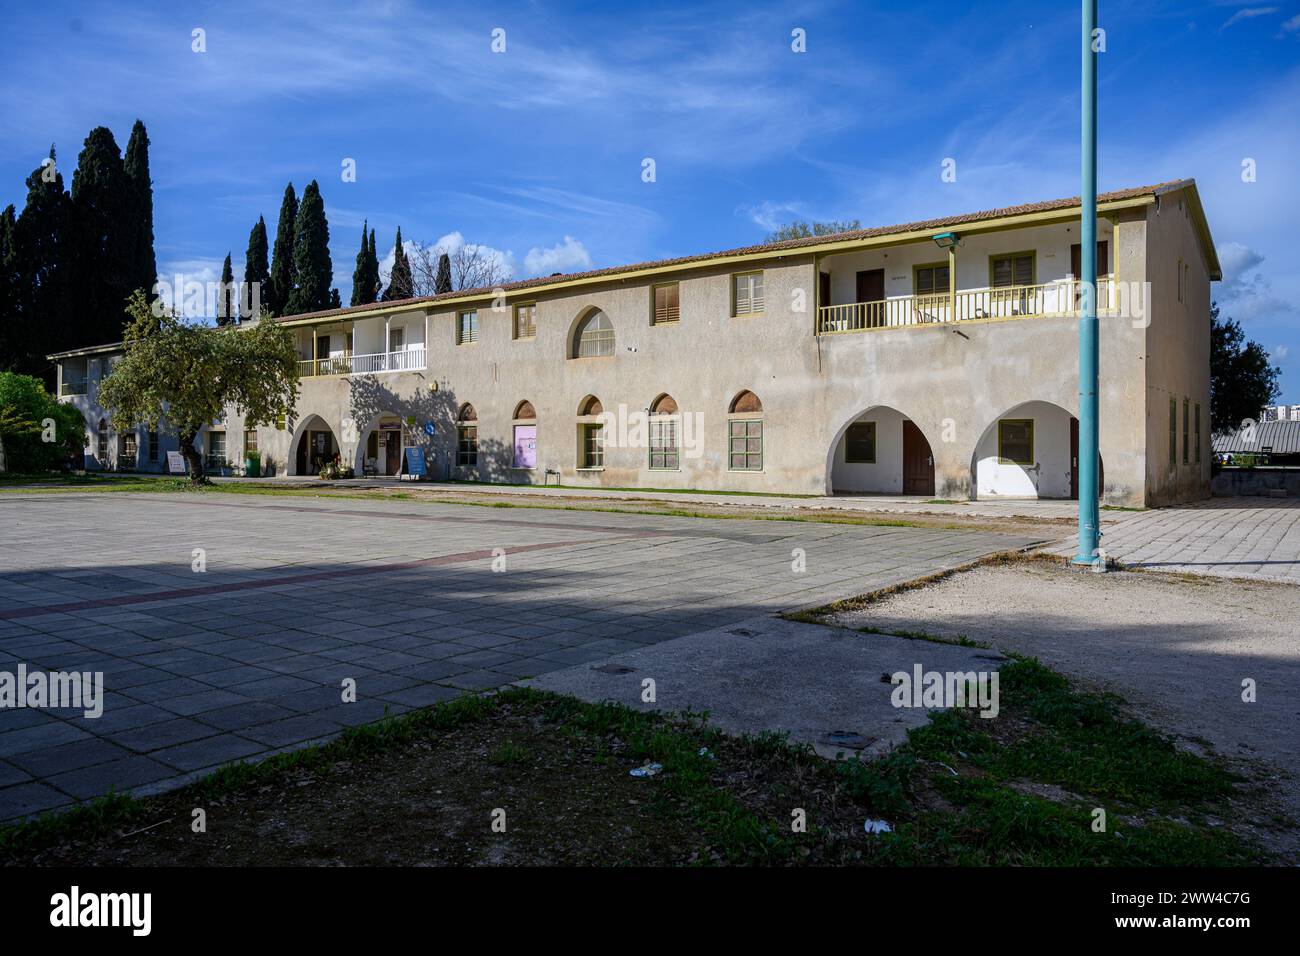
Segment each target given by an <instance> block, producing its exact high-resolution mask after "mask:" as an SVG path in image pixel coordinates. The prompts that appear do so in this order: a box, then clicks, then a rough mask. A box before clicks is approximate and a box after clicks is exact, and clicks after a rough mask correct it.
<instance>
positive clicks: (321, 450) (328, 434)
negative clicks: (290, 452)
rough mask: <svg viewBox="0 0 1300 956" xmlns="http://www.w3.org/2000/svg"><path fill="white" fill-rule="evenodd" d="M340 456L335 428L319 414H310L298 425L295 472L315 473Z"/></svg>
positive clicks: (297, 473) (303, 473)
mask: <svg viewBox="0 0 1300 956" xmlns="http://www.w3.org/2000/svg"><path fill="white" fill-rule="evenodd" d="M338 456H339V443H338V439H337V438H336V437H335V435H334V431H333V429H331V428H330V426H329V425H328V424H327V423H326V422H325V419H323V418H321V417H320V416H319V415H309V416H307V418H305V419H304V420H303V421H302V422H301V423H300V424H299V425H298V441H297V446H296V448H295V450H294V474H295V475H315V474H319V473H320V470H321V468H323V467H324V466H325V465H327V464H329V463H330V462H331V461H334V460H335V459H337V458H338Z"/></svg>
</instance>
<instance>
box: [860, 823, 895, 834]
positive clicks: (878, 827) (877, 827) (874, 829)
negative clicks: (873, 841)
mask: <svg viewBox="0 0 1300 956" xmlns="http://www.w3.org/2000/svg"><path fill="white" fill-rule="evenodd" d="M863 829H864V830H866V831H867V832H868V833H893V832H894V828H893V827H891V826H890V825H889V824H888V823H886V822H885V821H884V820H868V821H867V822H866V825H865V826H864V827H863Z"/></svg>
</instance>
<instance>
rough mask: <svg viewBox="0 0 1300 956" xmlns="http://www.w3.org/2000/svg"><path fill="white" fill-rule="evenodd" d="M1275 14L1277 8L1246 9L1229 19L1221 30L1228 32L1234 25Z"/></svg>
mask: <svg viewBox="0 0 1300 956" xmlns="http://www.w3.org/2000/svg"><path fill="white" fill-rule="evenodd" d="M1273 13H1277V7H1244V8H1243V9H1241V10H1238V11H1237V12H1236V13H1234V14H1233V15H1232V16H1230V17H1228V21H1227V22H1226V23H1225V24H1224V25H1223V26H1222V27H1220V28H1219V29H1221V30H1226V29H1228V27H1230V26H1232V25H1233V24H1235V23H1240V22H1241V21H1243V20H1251V19H1254V18H1255V17H1266V16H1268V15H1270V14H1273Z"/></svg>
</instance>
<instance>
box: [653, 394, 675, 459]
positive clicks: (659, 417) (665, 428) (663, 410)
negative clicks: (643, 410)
mask: <svg viewBox="0 0 1300 956" xmlns="http://www.w3.org/2000/svg"><path fill="white" fill-rule="evenodd" d="M679 422H680V419H678V417H677V402H676V401H675V400H674V399H673V397H672V396H671V395H668V394H664V395H660V396H659V397H658V398H656V399H655V400H654V401H653V402H651V403H650V467H651V468H652V469H654V470H659V471H677V470H678V469H679V468H680V467H681V441H680V439H679Z"/></svg>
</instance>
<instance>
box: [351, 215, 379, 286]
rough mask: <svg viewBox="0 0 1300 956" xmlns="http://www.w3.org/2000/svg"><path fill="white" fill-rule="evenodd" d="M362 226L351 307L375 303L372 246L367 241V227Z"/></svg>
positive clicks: (364, 224)
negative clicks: (371, 279)
mask: <svg viewBox="0 0 1300 956" xmlns="http://www.w3.org/2000/svg"><path fill="white" fill-rule="evenodd" d="M368 225H369V223H364V222H363V223H362V224H361V248H360V249H359V250H357V266H356V268H355V269H353V270H352V301H351V303H350V304H351V305H368V304H369V303H371V302H374V301H375V300H374V297H373V296H372V295H371V285H370V244H369V242H368V241H367V239H366V227H367V226H368Z"/></svg>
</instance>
